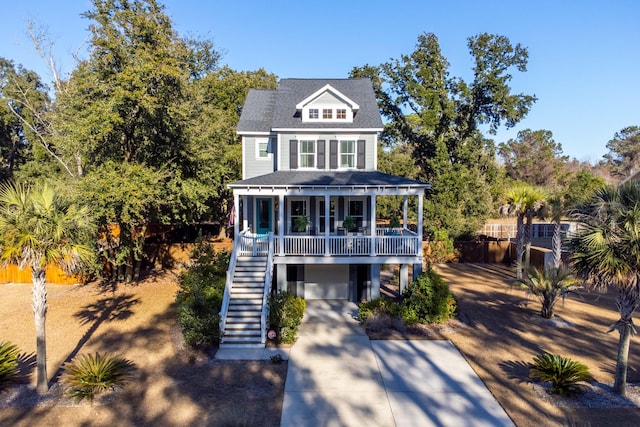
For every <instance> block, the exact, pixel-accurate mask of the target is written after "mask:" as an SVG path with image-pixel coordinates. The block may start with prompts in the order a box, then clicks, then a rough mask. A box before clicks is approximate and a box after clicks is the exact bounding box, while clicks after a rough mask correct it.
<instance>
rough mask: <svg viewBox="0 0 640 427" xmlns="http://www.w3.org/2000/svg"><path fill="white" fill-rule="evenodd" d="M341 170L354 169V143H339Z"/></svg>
mask: <svg viewBox="0 0 640 427" xmlns="http://www.w3.org/2000/svg"><path fill="white" fill-rule="evenodd" d="M339 167H341V168H354V167H356V142H355V141H340V164H339Z"/></svg>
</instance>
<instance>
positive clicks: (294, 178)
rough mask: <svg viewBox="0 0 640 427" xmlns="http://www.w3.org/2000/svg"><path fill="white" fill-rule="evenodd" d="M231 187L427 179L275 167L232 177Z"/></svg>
mask: <svg viewBox="0 0 640 427" xmlns="http://www.w3.org/2000/svg"><path fill="white" fill-rule="evenodd" d="M229 187H231V188H241V187H274V188H276V187H281V188H282V187H417V188H420V187H422V188H430V187H431V186H430V185H429V184H427V183H424V182H420V181H415V180H412V179H408V178H403V177H401V176H395V175H389V174H386V173H382V172H378V171H335V170H331V171H297V170H291V171H276V172H273V173H269V174H266V175H261V176H256V177H253V178H249V179H245V180H242V181H236V182H233V183H231V184H229Z"/></svg>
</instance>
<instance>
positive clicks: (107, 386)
mask: <svg viewBox="0 0 640 427" xmlns="http://www.w3.org/2000/svg"><path fill="white" fill-rule="evenodd" d="M133 368H134V365H133V363H131V362H130V361H129V360H127V359H125V358H123V357H120V356H114V355H110V354H104V355H101V354H100V353H96V354H95V355H91V354H87V355H82V356H79V357H77V358H76V359H74V360H73V361H72V362H71V363H68V364H66V365H65V367H64V372H63V373H62V376H61V378H60V381H61V382H62V383H63V384H64V385H65V386H66V387H67V394H68V395H69V396H70V397H72V398H74V399H75V400H76V401H77V402H80V401H81V400H82V399H87V400H89V401H90V402H92V401H93V399H94V398H95V396H96V395H98V394H100V393H103V392H105V391H107V390H114V389H116V388H117V387H122V386H124V385H125V384H126V383H127V382H128V381H129V379H130V377H131V373H132V370H133Z"/></svg>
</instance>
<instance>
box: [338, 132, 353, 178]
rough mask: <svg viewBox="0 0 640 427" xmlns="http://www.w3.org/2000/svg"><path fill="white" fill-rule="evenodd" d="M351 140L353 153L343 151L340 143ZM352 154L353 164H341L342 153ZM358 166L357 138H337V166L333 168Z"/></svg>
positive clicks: (350, 168)
mask: <svg viewBox="0 0 640 427" xmlns="http://www.w3.org/2000/svg"><path fill="white" fill-rule="evenodd" d="M343 142H353V153H346V152H345V153H343V152H342V143H343ZM343 154H345V155H348V154H353V166H342V155H343ZM357 168H358V138H356V139H338V167H337V168H336V169H334V170H341V171H344V170H353V169H357Z"/></svg>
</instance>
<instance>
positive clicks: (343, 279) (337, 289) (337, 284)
mask: <svg viewBox="0 0 640 427" xmlns="http://www.w3.org/2000/svg"><path fill="white" fill-rule="evenodd" d="M304 278H305V280H304V298H305V299H349V265H313V264H309V265H305V272H304Z"/></svg>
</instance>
